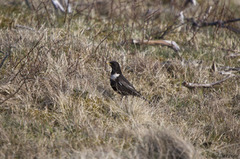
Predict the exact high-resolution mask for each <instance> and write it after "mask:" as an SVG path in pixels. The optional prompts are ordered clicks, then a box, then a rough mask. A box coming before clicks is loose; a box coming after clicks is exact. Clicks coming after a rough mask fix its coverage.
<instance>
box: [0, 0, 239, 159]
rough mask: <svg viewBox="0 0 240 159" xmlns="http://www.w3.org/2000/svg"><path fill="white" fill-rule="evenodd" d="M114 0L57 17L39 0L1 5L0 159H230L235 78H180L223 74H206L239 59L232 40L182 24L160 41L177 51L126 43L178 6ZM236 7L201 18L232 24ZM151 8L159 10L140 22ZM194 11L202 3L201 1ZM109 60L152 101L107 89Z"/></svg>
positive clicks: (149, 32)
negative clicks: (29, 4) (173, 44)
mask: <svg viewBox="0 0 240 159" xmlns="http://www.w3.org/2000/svg"><path fill="white" fill-rule="evenodd" d="M112 2H114V3H113V7H114V10H110V11H109V10H107V8H108V7H105V9H106V10H105V11H104V12H101V11H99V10H98V8H97V6H93V8H92V9H91V7H86V9H83V10H81V9H82V8H81V7H83V6H84V5H76V9H77V10H76V11H75V12H74V13H73V14H68V15H64V14H60V13H56V12H55V11H54V9H53V7H52V5H51V3H49V2H47V1H46V2H45V1H44V2H43V3H39V2H38V1H33V5H34V6H35V9H32V10H30V9H29V8H27V6H26V5H25V4H24V3H23V2H21V1H12V2H5V1H0V4H1V5H0V6H1V8H2V9H0V28H1V29H0V37H1V38H0V50H1V51H2V52H3V53H0V59H1V61H2V60H3V59H4V57H5V56H6V55H7V54H9V56H8V57H7V59H6V60H5V61H4V63H3V65H2V67H1V68H0V103H1V105H0V158H182V159H188V158H238V157H239V154H240V145H239V143H240V122H239V121H240V120H239V119H240V105H239V103H240V89H239V83H240V81H239V80H240V79H239V78H237V77H236V78H231V79H229V80H227V81H225V82H224V83H222V84H220V85H218V86H216V87H214V88H208V89H206V88H199V89H188V88H186V87H184V86H183V85H182V82H183V81H187V82H193V83H211V82H215V81H217V80H220V79H222V78H224V77H225V76H224V75H221V74H219V73H218V72H213V71H211V66H212V63H213V62H215V63H216V64H217V67H218V68H220V66H230V67H238V66H239V58H228V57H227V55H228V54H229V53H239V50H240V47H239V46H240V45H239V43H240V41H239V34H237V33H234V32H232V31H229V30H228V29H226V28H218V27H205V28H200V29H199V30H196V31H194V30H193V29H190V28H191V24H186V25H184V26H183V28H182V29H181V30H180V29H179V30H175V31H174V32H172V33H169V34H167V35H166V37H164V38H165V39H167V40H174V41H176V42H177V43H178V44H179V46H180V48H181V51H180V52H179V53H176V52H174V51H173V50H171V49H170V48H167V47H160V46H134V45H131V44H129V43H125V44H124V41H125V40H128V39H131V38H136V39H143V38H146V37H153V36H155V35H154V34H153V33H155V31H156V30H157V31H159V30H161V29H162V30H165V29H164V28H165V26H167V25H169V24H172V23H173V22H174V20H175V19H174V16H173V15H172V12H176V13H177V12H178V9H177V8H178V7H177V6H181V3H180V1H176V3H175V4H173V5H175V7H176V9H175V10H174V11H171V12H169V10H170V8H171V5H170V4H168V3H164V5H159V4H158V2H156V1H151V2H145V1H141V2H140V1H137V2H132V1H124V2H121V3H119V2H115V1H112ZM84 3H85V4H87V2H84ZM89 3H90V2H89ZM44 4H45V5H44ZM223 4H224V3H219V4H217V5H218V7H216V8H215V11H214V12H217V13H221V10H222V8H223ZM237 5H239V4H235V3H234V1H231V2H229V4H227V3H226V6H225V8H226V10H224V14H222V15H219V16H214V12H213V13H212V14H211V15H210V16H209V17H208V19H207V20H208V21H213V20H217V19H225V20H227V19H228V18H229V17H232V18H234V17H235V16H236V18H239V17H237V15H239V12H238V13H237V12H236V13H235V14H233V13H232V12H231V7H229V6H235V7H236V6H237ZM86 6H87V5H86ZM107 6H108V5H107ZM156 7H160V9H161V12H160V14H159V15H158V14H157V15H156V16H153V17H152V18H150V19H149V20H148V21H147V20H146V19H144V17H143V16H142V15H143V13H146V10H147V9H155V8H156ZM198 7H200V8H201V7H202V10H204V9H205V8H204V7H207V6H206V4H204V3H203V2H202V1H199V6H198ZM163 9H165V10H164V11H162V10H163ZM120 10H121V12H120ZM234 11H236V10H235V9H234ZM188 12H189V13H188ZM188 12H187V13H186V16H189V17H191V15H195V14H199V15H200V17H202V16H203V15H202V14H203V13H202V12H200V13H199V10H197V11H196V12H195V11H194V10H193V11H191V10H190V11H188ZM106 13H108V14H107V15H106ZM168 17H171V18H170V19H167V18H168ZM161 18H164V19H162V20H161ZM237 24H239V22H237V23H236V26H237ZM18 25H22V26H28V27H31V28H33V29H34V30H29V29H26V28H20V27H18ZM179 55H181V57H179ZM111 60H116V61H118V62H119V63H120V65H121V66H122V69H123V73H124V75H125V76H126V77H127V79H129V81H130V82H132V83H133V85H134V86H135V87H136V89H137V90H139V91H140V92H141V93H142V94H143V95H144V96H145V97H146V98H147V99H149V100H151V101H152V102H153V105H150V104H148V103H147V102H145V101H143V100H141V99H139V98H135V97H126V98H123V99H122V98H121V97H120V95H118V94H116V93H115V92H114V91H113V90H112V89H111V87H110V84H109V76H110V71H111V69H110V67H109V66H108V65H107V64H106V62H107V61H111ZM164 63H165V65H163V64H164ZM235 74H236V75H238V76H239V72H236V73H235Z"/></svg>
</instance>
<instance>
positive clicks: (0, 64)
mask: <svg viewBox="0 0 240 159" xmlns="http://www.w3.org/2000/svg"><path fill="white" fill-rule="evenodd" d="M0 52H1V53H3V54H5V53H4V52H2V51H1V50H0ZM8 56H9V53H7V54H6V55H5V57H4V58H3V60H2V61H1V63H0V68H1V67H2V66H3V63H4V62H5V60H6V59H7V58H8Z"/></svg>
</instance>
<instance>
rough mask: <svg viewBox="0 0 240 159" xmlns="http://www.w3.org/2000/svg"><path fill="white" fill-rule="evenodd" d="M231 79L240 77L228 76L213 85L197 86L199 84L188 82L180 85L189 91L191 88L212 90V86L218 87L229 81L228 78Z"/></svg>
mask: <svg viewBox="0 0 240 159" xmlns="http://www.w3.org/2000/svg"><path fill="white" fill-rule="evenodd" d="M233 77H240V76H235V75H233V74H232V75H230V76H228V77H226V78H224V79H222V80H220V81H217V82H214V83H206V84H199V83H189V82H186V81H184V82H183V83H182V85H183V86H185V87H187V88H190V89H193V88H212V87H213V86H215V85H219V84H221V83H223V82H224V81H226V80H228V79H230V78H233Z"/></svg>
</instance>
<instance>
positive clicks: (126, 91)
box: [108, 61, 149, 102]
mask: <svg viewBox="0 0 240 159" xmlns="http://www.w3.org/2000/svg"><path fill="white" fill-rule="evenodd" d="M108 64H109V65H110V66H111V68H112V72H111V76H110V85H111V87H112V89H113V90H114V91H116V92H117V93H119V94H121V95H122V96H127V95H132V96H137V97H140V98H142V99H144V100H146V101H148V100H147V99H146V98H144V97H143V96H142V95H141V93H140V92H139V91H137V90H136V89H135V88H134V86H133V85H132V84H131V83H130V82H129V81H128V80H127V79H126V78H125V77H124V76H123V74H122V71H121V68H120V65H119V63H118V62H117V61H110V62H108ZM148 102H149V101H148Z"/></svg>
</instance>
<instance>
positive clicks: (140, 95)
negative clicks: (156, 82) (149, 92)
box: [139, 95, 153, 105]
mask: <svg viewBox="0 0 240 159" xmlns="http://www.w3.org/2000/svg"><path fill="white" fill-rule="evenodd" d="M139 97H140V98H142V99H143V100H145V101H146V102H148V103H149V104H150V105H153V103H152V102H151V101H150V100H148V99H147V98H145V97H144V96H142V95H140V96H139Z"/></svg>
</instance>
